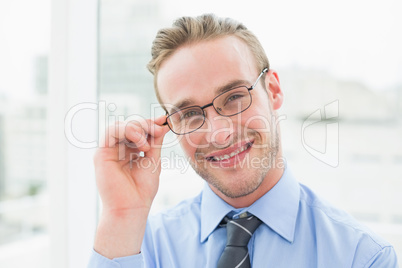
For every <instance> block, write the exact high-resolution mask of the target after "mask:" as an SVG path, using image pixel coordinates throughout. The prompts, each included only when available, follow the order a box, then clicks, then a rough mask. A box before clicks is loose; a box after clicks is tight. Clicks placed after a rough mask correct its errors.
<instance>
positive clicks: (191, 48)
mask: <svg viewBox="0 0 402 268" xmlns="http://www.w3.org/2000/svg"><path fill="white" fill-rule="evenodd" d="M257 72H258V71H257V67H256V63H255V59H254V57H253V55H252V54H251V52H250V49H249V48H248V46H247V45H246V44H245V43H244V42H243V41H241V40H240V39H238V38H237V37H234V36H226V37H222V38H218V39H214V40H209V41H202V42H199V43H196V44H191V45H186V46H184V47H182V48H179V49H178V50H177V51H176V52H175V53H174V54H173V55H171V56H170V57H169V58H168V59H167V60H165V62H163V63H162V65H161V67H160V69H159V72H158V77H157V85H158V90H159V95H160V97H161V100H162V102H163V103H164V104H167V105H169V104H170V105H173V104H175V103H177V102H179V101H181V100H183V99H191V100H194V102H201V101H203V100H204V99H208V98H213V97H214V92H215V89H216V88H219V87H222V86H225V84H227V83H230V82H231V81H234V80H250V79H253V78H254V76H255V75H256V74H257ZM248 86H250V85H248ZM208 101H211V99H209V100H208Z"/></svg>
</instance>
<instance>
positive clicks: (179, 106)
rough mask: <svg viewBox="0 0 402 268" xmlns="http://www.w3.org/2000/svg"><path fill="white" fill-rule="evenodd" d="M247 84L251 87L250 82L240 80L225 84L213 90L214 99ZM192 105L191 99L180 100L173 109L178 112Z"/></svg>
mask: <svg viewBox="0 0 402 268" xmlns="http://www.w3.org/2000/svg"><path fill="white" fill-rule="evenodd" d="M247 84H250V85H251V83H250V81H247V80H241V79H236V80H233V81H230V82H229V83H227V84H225V85H223V86H220V87H218V88H217V89H216V90H215V97H216V96H218V95H219V94H222V93H224V92H226V91H228V90H230V89H233V88H235V87H238V86H245V85H247ZM247 88H248V87H247ZM192 104H194V101H193V100H192V99H188V98H187V99H184V100H181V101H179V102H177V103H176V104H175V105H174V106H173V107H175V108H176V109H177V110H179V109H183V108H185V107H189V106H191V105H192ZM170 113H172V111H170V112H169V114H170Z"/></svg>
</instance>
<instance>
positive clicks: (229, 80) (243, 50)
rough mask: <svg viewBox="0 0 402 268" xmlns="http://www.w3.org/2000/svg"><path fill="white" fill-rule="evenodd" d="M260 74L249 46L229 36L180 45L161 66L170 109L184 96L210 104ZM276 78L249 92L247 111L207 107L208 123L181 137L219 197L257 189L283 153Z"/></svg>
mask: <svg viewBox="0 0 402 268" xmlns="http://www.w3.org/2000/svg"><path fill="white" fill-rule="evenodd" d="M259 74H260V72H259V71H257V68H256V63H255V59H254V57H253V55H252V54H251V52H250V51H249V48H248V47H247V46H246V44H244V42H242V41H241V40H240V39H238V38H236V37H233V36H228V37H223V38H219V39H215V40H212V41H204V42H200V43H196V44H191V45H187V46H184V47H182V48H180V49H179V50H177V51H176V52H175V53H174V54H173V55H172V56H171V57H169V58H168V59H167V60H166V61H165V62H164V63H163V64H162V66H161V68H160V70H159V73H158V80H157V83H158V88H159V93H160V96H161V99H162V101H163V103H164V104H166V106H167V109H168V112H169V113H171V111H172V110H173V109H172V108H171V107H173V106H171V105H176V104H178V103H180V102H182V101H183V100H186V101H188V103H187V104H186V106H191V105H199V106H203V105H205V104H208V103H210V102H212V100H213V99H214V97H216V96H217V95H218V89H219V88H222V87H224V86H227V85H229V84H230V85H232V84H233V85H237V86H240V85H241V86H247V87H250V86H251V85H252V84H253V83H254V82H255V81H256V79H257V77H258V76H259ZM271 76H275V75H273V74H272V72H269V73H268V74H267V75H266V76H263V77H262V79H264V82H265V83H264V82H263V81H261V80H260V82H259V83H258V84H257V85H256V87H255V88H254V89H253V90H251V91H250V93H251V96H252V104H251V106H250V107H249V108H248V109H247V110H245V111H244V112H242V113H240V114H238V115H234V116H232V117H224V116H221V115H219V114H218V113H217V112H216V110H215V109H214V108H213V107H212V106H210V107H208V108H206V109H205V110H204V112H205V114H206V121H205V123H204V125H203V126H202V127H201V128H200V129H198V130H197V131H195V132H193V133H189V134H185V135H183V136H179V138H180V139H181V140H180V143H181V146H182V148H183V150H184V152H185V153H186V155H187V156H188V157H189V158H190V164H191V165H192V167H193V168H194V169H195V171H196V172H197V173H198V174H199V175H200V176H201V177H202V178H204V179H205V180H206V181H207V182H208V183H209V184H210V186H211V188H212V190H214V191H215V192H216V193H217V194H219V195H220V193H222V194H223V195H225V196H227V197H229V198H237V197H242V196H247V195H248V194H250V193H253V192H254V191H255V190H256V189H257V188H258V187H259V186H260V185H261V183H262V182H263V181H264V179H265V177H266V176H267V174H268V172H269V171H270V169H271V165H272V164H273V163H272V162H273V160H274V159H275V157H276V156H277V154H278V151H279V147H280V141H279V135H278V132H277V129H276V122H275V118H274V114H273V111H272V106H271V101H272V98H273V97H272V96H273V95H272V92H271V90H270V89H269V88H270V85H271V84H272V81H273V80H275V79H276V77H274V79H272V78H271ZM275 81H276V80H275ZM264 84H265V86H264ZM279 106H280V104H279ZM274 108H275V109H277V108H278V107H274Z"/></svg>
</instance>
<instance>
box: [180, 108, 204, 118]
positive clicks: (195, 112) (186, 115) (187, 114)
mask: <svg viewBox="0 0 402 268" xmlns="http://www.w3.org/2000/svg"><path fill="white" fill-rule="evenodd" d="M199 115H202V113H201V112H200V111H199V110H190V111H187V112H185V113H184V114H183V115H182V119H188V118H191V117H194V116H199Z"/></svg>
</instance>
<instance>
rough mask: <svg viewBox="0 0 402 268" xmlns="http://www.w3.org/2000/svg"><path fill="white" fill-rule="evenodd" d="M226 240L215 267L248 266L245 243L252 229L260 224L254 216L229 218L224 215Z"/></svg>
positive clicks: (248, 257)
mask: <svg viewBox="0 0 402 268" xmlns="http://www.w3.org/2000/svg"><path fill="white" fill-rule="evenodd" d="M224 222H226V232H227V242H226V247H225V249H224V250H223V253H222V256H221V257H220V259H219V261H218V266H217V268H250V267H251V265H250V256H249V254H248V248H247V244H248V241H250V238H251V236H252V235H253V233H254V231H255V230H256V229H257V228H258V226H259V225H260V224H261V221H260V220H259V219H258V218H257V217H255V216H250V217H247V218H240V219H235V220H230V219H228V218H227V217H225V219H224Z"/></svg>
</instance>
